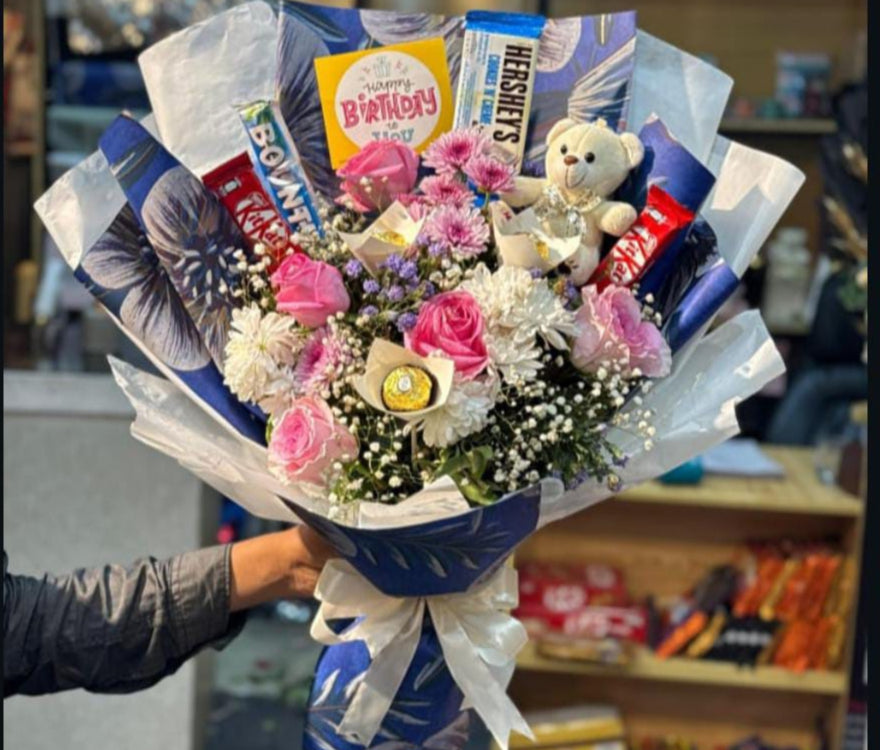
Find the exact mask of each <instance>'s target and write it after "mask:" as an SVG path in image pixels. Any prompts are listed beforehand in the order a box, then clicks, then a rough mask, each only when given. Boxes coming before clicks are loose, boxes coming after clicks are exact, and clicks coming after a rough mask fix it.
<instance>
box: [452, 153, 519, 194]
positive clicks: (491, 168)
mask: <svg viewBox="0 0 880 750" xmlns="http://www.w3.org/2000/svg"><path fill="white" fill-rule="evenodd" d="M464 173H465V174H466V175H467V176H468V177H469V178H470V179H471V180H472V181H473V182H474V184H475V185H476V186H477V187H478V188H479V189H480V190H482V191H484V192H488V193H509V192H510V191H511V190H513V167H512V166H510V165H508V164H505V163H504V162H502V161H499V160H498V159H495V158H494V157H492V156H485V155H483V154H479V155H477V156H475V157H474V158H473V159H471V160H470V161H468V163H467V164H465V165H464Z"/></svg>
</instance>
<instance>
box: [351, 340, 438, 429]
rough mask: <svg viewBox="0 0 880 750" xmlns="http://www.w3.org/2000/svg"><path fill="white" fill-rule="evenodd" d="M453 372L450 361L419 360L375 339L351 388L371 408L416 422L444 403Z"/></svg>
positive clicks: (401, 349) (406, 352)
mask: <svg viewBox="0 0 880 750" xmlns="http://www.w3.org/2000/svg"><path fill="white" fill-rule="evenodd" d="M454 372H455V366H454V365H453V363H452V360H451V359H445V358H443V357H420V356H419V355H418V354H416V353H415V352H411V351H410V350H409V349H406V348H405V347H402V346H398V345H397V344H394V343H392V342H391V341H386V340H385V339H376V340H375V341H373V343H372V345H371V346H370V351H369V353H368V354H367V365H366V369H365V371H364V374H363V375H361V376H360V377H359V378H357V379H356V380H355V382H354V387H355V390H357V392H358V393H359V394H360V396H361V398H362V399H363V400H364V401H366V402H367V403H368V404H369V405H370V406H372V407H373V408H374V409H378V410H379V411H381V412H384V413H386V414H393V415H394V416H395V417H398V418H399V419H403V420H405V421H407V422H416V421H418V420H420V419H421V418H422V417H423V416H424V415H425V414H427V413H429V412H432V411H434V410H435V409H439V408H441V407H442V406H443V405H444V404H445V403H446V400H447V399H448V398H449V392H450V391H451V390H452V376H453V374H454Z"/></svg>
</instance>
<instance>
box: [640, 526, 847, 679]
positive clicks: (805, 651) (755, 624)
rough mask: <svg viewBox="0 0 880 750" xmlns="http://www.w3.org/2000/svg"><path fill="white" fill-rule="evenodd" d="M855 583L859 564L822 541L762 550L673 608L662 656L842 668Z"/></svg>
mask: <svg viewBox="0 0 880 750" xmlns="http://www.w3.org/2000/svg"><path fill="white" fill-rule="evenodd" d="M855 580H856V565H855V560H854V559H853V558H852V557H849V556H843V555H841V554H839V553H838V552H836V551H835V550H834V548H832V547H829V546H827V545H825V544H823V543H797V544H795V543H779V544H766V543H762V544H760V545H755V546H754V547H753V548H752V549H751V550H750V551H749V553H748V554H747V555H746V556H745V560H744V562H743V563H741V564H740V565H739V566H737V567H734V566H732V565H726V566H720V567H717V568H714V569H712V570H711V571H710V572H709V573H708V574H707V575H706V576H705V577H704V578H703V579H702V580H701V581H700V583H699V584H698V585H697V586H696V588H695V589H694V590H693V592H691V593H690V594H689V595H688V596H686V597H684V598H683V600H682V602H680V603H678V604H677V605H675V606H674V607H672V608H671V609H670V611H669V614H668V622H667V625H666V635H665V636H664V638H663V641H662V642H661V644H660V645H659V646H658V648H657V655H658V656H659V657H661V658H668V657H671V656H683V657H687V658H704V659H709V660H717V661H725V662H735V663H737V664H741V665H749V666H764V665H773V666H777V667H784V668H786V669H790V670H792V671H795V672H803V671H805V670H807V669H829V670H836V669H839V668H840V666H841V662H842V659H843V656H844V654H843V646H844V642H845V638H846V623H847V621H848V617H849V614H850V612H851V609H852V606H853V602H854V596H855Z"/></svg>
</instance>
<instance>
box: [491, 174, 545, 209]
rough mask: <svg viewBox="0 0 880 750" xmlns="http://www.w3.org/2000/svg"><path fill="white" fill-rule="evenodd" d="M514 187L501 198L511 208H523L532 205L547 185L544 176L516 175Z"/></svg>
mask: <svg viewBox="0 0 880 750" xmlns="http://www.w3.org/2000/svg"><path fill="white" fill-rule="evenodd" d="M514 182H515V185H514V188H513V190H512V191H511V192H509V193H503V194H502V195H501V199H502V200H503V201H504V202H505V203H506V204H507V205H508V206H510V207H511V208H523V207H525V206H531V205H532V204H533V203H534V202H535V201H536V200H538V198H540V197H541V192H542V191H543V190H544V188H545V187H546V185H547V180H545V179H544V178H543V177H516V178H515V180H514Z"/></svg>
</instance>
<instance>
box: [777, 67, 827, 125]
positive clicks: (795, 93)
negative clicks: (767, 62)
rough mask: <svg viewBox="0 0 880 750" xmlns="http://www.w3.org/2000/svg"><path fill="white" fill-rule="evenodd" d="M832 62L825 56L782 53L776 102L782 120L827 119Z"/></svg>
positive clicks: (778, 71) (778, 69)
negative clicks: (784, 118)
mask: <svg viewBox="0 0 880 750" xmlns="http://www.w3.org/2000/svg"><path fill="white" fill-rule="evenodd" d="M830 78H831V58H830V57H829V56H828V54H826V53H813V54H805V53H795V52H779V53H777V55H776V101H777V102H778V104H779V105H780V114H781V115H782V116H783V117H827V116H828V113H829V111H830V99H829V89H830V85H829V81H830Z"/></svg>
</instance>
